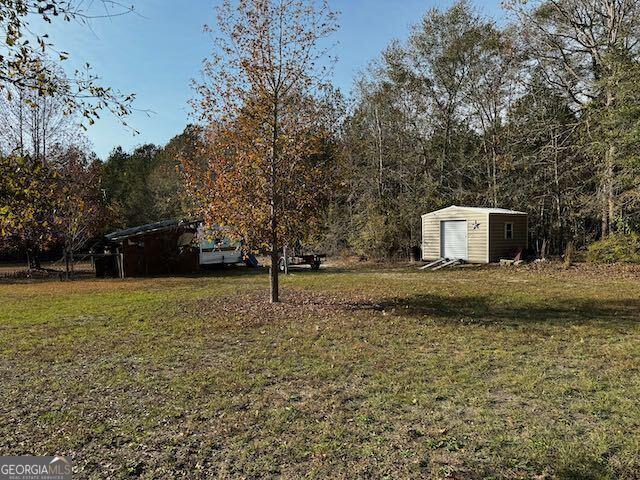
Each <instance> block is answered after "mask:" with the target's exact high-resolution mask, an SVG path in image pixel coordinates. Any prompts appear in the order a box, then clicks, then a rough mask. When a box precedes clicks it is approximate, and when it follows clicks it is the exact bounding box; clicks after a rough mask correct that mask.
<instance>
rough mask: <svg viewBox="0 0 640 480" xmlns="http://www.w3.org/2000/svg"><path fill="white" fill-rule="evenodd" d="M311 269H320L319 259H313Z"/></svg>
mask: <svg viewBox="0 0 640 480" xmlns="http://www.w3.org/2000/svg"><path fill="white" fill-rule="evenodd" d="M311 270H314V271H318V270H320V260H314V261H313V262H312V263H311Z"/></svg>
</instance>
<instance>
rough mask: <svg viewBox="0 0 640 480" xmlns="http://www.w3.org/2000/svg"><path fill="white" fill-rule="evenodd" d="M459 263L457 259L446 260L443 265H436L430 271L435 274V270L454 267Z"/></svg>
mask: <svg viewBox="0 0 640 480" xmlns="http://www.w3.org/2000/svg"><path fill="white" fill-rule="evenodd" d="M460 263H461V260H458V259H454V260H448V261H446V262H444V263H441V264H440V265H436V266H435V267H433V268H432V269H431V271H432V272H435V271H436V270H440V269H441V268H446V267H455V266H456V265H460Z"/></svg>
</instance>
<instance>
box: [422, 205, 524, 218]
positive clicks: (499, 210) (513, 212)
mask: <svg viewBox="0 0 640 480" xmlns="http://www.w3.org/2000/svg"><path fill="white" fill-rule="evenodd" d="M448 210H471V211H472V212H480V213H502V214H505V215H527V212H519V211H517V210H509V209H507V208H488V207H460V206H457V205H451V206H450V207H446V208H441V209H440V210H435V211H433V212H429V213H425V214H424V215H422V216H423V217H425V216H427V215H433V214H434V213H443V212H446V211H448Z"/></svg>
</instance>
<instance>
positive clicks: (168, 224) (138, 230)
mask: <svg viewBox="0 0 640 480" xmlns="http://www.w3.org/2000/svg"><path fill="white" fill-rule="evenodd" d="M200 222H201V220H164V221H162V222H156V223H148V224H147V225H140V226H138V227H131V228H125V229H124V230H118V231H117V232H112V233H110V234H108V235H105V237H106V238H107V240H110V241H118V240H123V239H125V238H130V237H135V236H136V235H144V234H147V233H151V232H160V231H162V230H171V229H172V228H178V227H195V226H197V225H198V224H199V223H200Z"/></svg>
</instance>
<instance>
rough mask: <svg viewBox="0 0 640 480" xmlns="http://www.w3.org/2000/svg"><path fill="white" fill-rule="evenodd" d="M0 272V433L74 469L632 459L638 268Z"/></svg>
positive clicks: (17, 451)
mask: <svg viewBox="0 0 640 480" xmlns="http://www.w3.org/2000/svg"><path fill="white" fill-rule="evenodd" d="M267 284H268V281H267V277H266V275H262V274H252V273H249V272H246V271H244V270H241V271H236V272H232V271H221V272H218V273H217V274H214V275H213V276H209V277H201V278H164V279H153V280H152V279H146V280H126V281H112V280H106V281H94V280H91V281H76V282H69V283H60V282H46V283H32V284H15V285H6V284H5V285H0V420H1V421H0V452H2V454H3V455H26V454H42V455H45V454H46V455H53V454H64V455H69V456H71V457H72V458H73V462H74V464H75V467H76V468H77V472H78V473H77V475H76V478H107V477H111V478H126V477H134V478H138V477H142V478H181V477H182V478H209V477H215V478H273V477H284V478H300V477H311V478H459V479H460V478H465V479H466V478H563V479H566V478H576V479H578V478H640V473H639V472H640V279H638V278H637V277H634V276H633V275H626V276H624V277H623V276H617V275H614V274H607V273H604V274H603V273H602V272H591V271H589V270H588V269H582V270H580V271H578V272H571V271H569V272H562V271H553V270H551V271H542V272H536V271H529V270H512V269H499V268H488V269H458V270H451V271H445V272H435V273H433V272H417V271H416V270H409V269H384V270H379V271H374V270H351V271H350V270H337V269H336V270H331V269H328V270H326V271H323V272H319V273H316V274H313V273H307V272H299V273H296V274H294V275H291V276H290V277H288V278H286V279H284V280H283V286H282V290H283V299H284V303H283V304H282V305H276V306H271V305H269V304H268V303H267V302H266V301H265V300H266V295H267Z"/></svg>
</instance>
